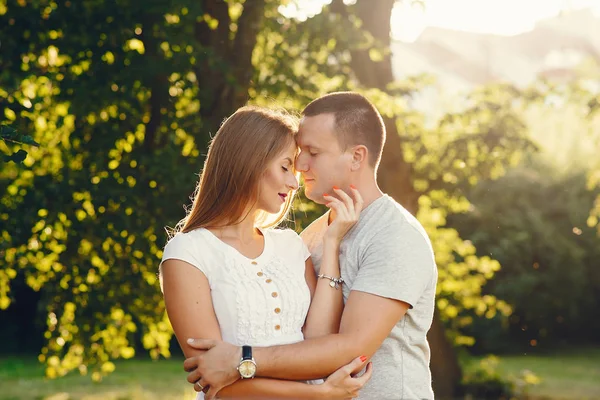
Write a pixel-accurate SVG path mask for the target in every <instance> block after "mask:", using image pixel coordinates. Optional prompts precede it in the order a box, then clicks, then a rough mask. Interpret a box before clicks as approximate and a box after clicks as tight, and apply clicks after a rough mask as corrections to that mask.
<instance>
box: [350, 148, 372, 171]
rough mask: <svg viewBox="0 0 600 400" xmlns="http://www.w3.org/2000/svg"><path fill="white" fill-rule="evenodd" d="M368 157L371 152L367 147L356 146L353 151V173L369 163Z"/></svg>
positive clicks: (351, 167)
mask: <svg viewBox="0 0 600 400" xmlns="http://www.w3.org/2000/svg"><path fill="white" fill-rule="evenodd" d="M368 157H369V150H368V149H367V147H366V146H364V145H362V144H359V145H358V146H354V148H353V149H352V164H351V165H350V169H351V170H352V171H358V170H359V169H360V166H361V165H363V164H365V163H366V162H367V159H368Z"/></svg>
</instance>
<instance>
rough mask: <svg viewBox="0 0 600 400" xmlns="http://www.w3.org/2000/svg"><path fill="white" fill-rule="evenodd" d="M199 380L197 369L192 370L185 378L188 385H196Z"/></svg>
mask: <svg viewBox="0 0 600 400" xmlns="http://www.w3.org/2000/svg"><path fill="white" fill-rule="evenodd" d="M200 378H202V376H201V375H200V371H198V370H197V369H195V370H193V371H192V372H190V373H189V374H188V376H187V381H188V382H189V383H192V384H194V383H196V382H198V381H199V380H200Z"/></svg>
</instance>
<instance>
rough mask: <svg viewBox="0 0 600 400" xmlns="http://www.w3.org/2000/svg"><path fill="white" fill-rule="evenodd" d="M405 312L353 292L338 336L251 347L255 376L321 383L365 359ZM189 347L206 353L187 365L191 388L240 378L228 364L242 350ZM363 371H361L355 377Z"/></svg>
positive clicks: (207, 343)
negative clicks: (354, 361)
mask: <svg viewBox="0 0 600 400" xmlns="http://www.w3.org/2000/svg"><path fill="white" fill-rule="evenodd" d="M408 308H409V305H408V304H407V303H405V302H403V301H398V300H392V299H389V298H385V297H380V296H376V295H373V294H369V293H366V292H359V291H352V292H351V293H350V296H349V298H348V301H347V303H346V307H345V309H344V313H343V315H342V322H341V325H340V333H337V334H331V335H326V336H321V337H317V338H313V339H307V340H305V341H302V342H299V343H294V344H288V345H283V346H272V347H262V348H260V347H254V348H253V356H254V358H255V360H256V364H257V370H256V371H257V376H262V377H270V378H277V379H289V380H308V379H319V378H322V377H324V376H327V375H329V374H331V373H332V372H333V371H335V370H336V369H338V368H340V367H341V366H342V365H344V364H347V363H349V362H350V361H351V360H352V359H353V358H355V357H357V356H359V355H360V356H365V357H366V358H367V359H368V358H370V357H371V356H372V355H373V353H375V351H377V349H378V348H379V347H380V346H381V344H382V343H383V341H384V340H385V338H386V337H387V336H388V335H389V334H390V332H391V330H392V328H393V327H394V325H395V324H396V323H397V322H398V321H399V320H400V319H401V318H402V317H403V316H404V314H405V313H406V310H407V309H408ZM373 310H377V312H373ZM191 346H192V347H194V348H196V349H199V350H206V351H207V352H206V353H205V354H203V355H200V356H197V357H191V358H188V359H187V360H186V361H185V363H184V365H185V366H186V370H188V371H191V372H190V374H189V376H188V381H189V382H193V381H194V380H197V379H199V377H202V380H203V381H206V382H208V383H209V384H211V385H215V386H216V387H218V388H219V389H220V388H223V387H225V386H227V385H230V384H231V383H232V382H234V381H235V380H236V379H237V378H238V377H239V374H237V371H235V370H232V369H231V367H230V363H231V360H236V359H239V357H240V354H241V353H240V347H238V346H234V345H232V344H229V343H225V342H219V341H214V340H193V341H191ZM299 355H302V356H301V357H299ZM228 369H229V373H228V375H229V378H228V379H227V380H223V379H222V378H221V376H222V375H223V374H222V373H223V371H227V370H228ZM361 369H362V367H360V366H359V367H357V368H356V369H355V370H353V373H356V372H358V371H360V370H361Z"/></svg>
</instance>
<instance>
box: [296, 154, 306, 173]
mask: <svg viewBox="0 0 600 400" xmlns="http://www.w3.org/2000/svg"><path fill="white" fill-rule="evenodd" d="M304 160H305V157H303V156H302V153H300V154H299V155H298V157H296V162H295V163H294V164H295V168H296V171H300V172H306V171H308V163H307V162H306V161H304Z"/></svg>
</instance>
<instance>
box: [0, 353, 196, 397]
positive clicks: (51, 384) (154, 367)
mask: <svg viewBox="0 0 600 400" xmlns="http://www.w3.org/2000/svg"><path fill="white" fill-rule="evenodd" d="M115 364H116V367H117V369H116V370H115V372H114V373H112V374H111V375H109V376H107V377H105V378H104V379H103V380H102V382H100V383H94V382H92V380H91V378H90V377H89V376H81V375H79V373H72V374H69V375H67V376H66V377H63V378H60V379H55V380H49V379H46V378H45V377H44V368H43V366H42V365H40V364H39V363H38V362H37V360H36V359H35V358H31V357H28V358H6V359H0V400H21V399H28V400H75V399H77V400H138V399H139V400H142V399H143V400H154V399H156V400H158V399H160V400H163V399H164V400H175V399H177V400H193V399H195V398H196V397H195V394H196V393H195V392H194V390H193V388H192V387H191V385H190V384H189V383H187V381H186V376H187V374H186V373H185V372H184V371H183V360H179V359H171V360H159V361H152V360H145V359H140V360H127V361H120V362H115Z"/></svg>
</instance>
